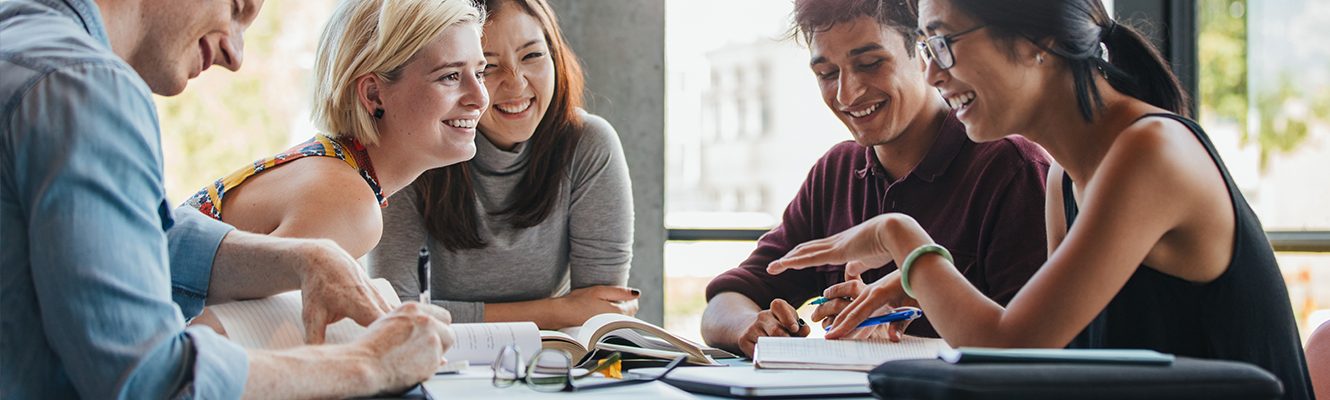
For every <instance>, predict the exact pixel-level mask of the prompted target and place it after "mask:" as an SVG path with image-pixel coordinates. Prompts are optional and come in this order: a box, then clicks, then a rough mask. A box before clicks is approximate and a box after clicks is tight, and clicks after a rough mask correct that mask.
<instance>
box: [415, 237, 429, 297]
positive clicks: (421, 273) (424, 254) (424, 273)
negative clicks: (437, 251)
mask: <svg viewBox="0 0 1330 400" xmlns="http://www.w3.org/2000/svg"><path fill="white" fill-rule="evenodd" d="M416 261H417V262H416V278H417V279H419V280H420V302H421V303H429V248H428V247H426V246H420V257H419V258H417V259H416Z"/></svg>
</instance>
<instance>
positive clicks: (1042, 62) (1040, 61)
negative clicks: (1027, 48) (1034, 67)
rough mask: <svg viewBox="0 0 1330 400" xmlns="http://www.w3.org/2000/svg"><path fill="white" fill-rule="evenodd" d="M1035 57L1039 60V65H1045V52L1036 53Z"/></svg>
mask: <svg viewBox="0 0 1330 400" xmlns="http://www.w3.org/2000/svg"><path fill="white" fill-rule="evenodd" d="M1034 59H1035V60H1036V61H1038V62H1039V65H1044V54H1043V53H1040V54H1036V55H1035V56H1034Z"/></svg>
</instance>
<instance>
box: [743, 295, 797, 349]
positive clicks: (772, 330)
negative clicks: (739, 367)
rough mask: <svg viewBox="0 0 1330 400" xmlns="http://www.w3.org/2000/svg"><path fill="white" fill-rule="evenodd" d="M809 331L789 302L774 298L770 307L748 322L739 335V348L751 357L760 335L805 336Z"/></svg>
mask: <svg viewBox="0 0 1330 400" xmlns="http://www.w3.org/2000/svg"><path fill="white" fill-rule="evenodd" d="M810 332H811V331H810V329H809V328H808V324H806V323H804V322H803V320H800V319H799V313H798V312H797V311H796V310H795V309H794V307H793V306H791V305H790V303H788V302H786V301H785V300H783V299H775V300H772V301H771V308H769V309H766V310H762V311H761V312H759V313H757V317H756V318H755V319H754V320H753V322H752V323H750V324H748V329H747V330H745V331H744V333H743V335H741V336H739V350H740V351H742V352H743V353H744V355H746V356H748V357H749V358H752V357H753V349H754V348H755V347H756V346H757V339H758V338H760V337H763V336H777V337H791V336H794V337H806V336H808V334H809V333H810Z"/></svg>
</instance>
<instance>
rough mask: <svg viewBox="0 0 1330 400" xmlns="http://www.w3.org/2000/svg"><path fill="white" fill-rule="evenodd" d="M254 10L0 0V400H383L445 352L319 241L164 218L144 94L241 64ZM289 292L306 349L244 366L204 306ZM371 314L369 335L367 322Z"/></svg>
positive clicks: (257, 355)
mask: <svg viewBox="0 0 1330 400" xmlns="http://www.w3.org/2000/svg"><path fill="white" fill-rule="evenodd" d="M261 5H262V0H193V1H188V2H180V1H177V0H97V1H96V2H94V1H92V0H10V1H5V2H0V313H2V314H0V398H4V399H11V398H16V399H27V398H41V399H45V398H80V397H81V398H125V399H158V398H237V397H240V396H241V395H242V394H243V395H245V396H246V397H248V398H256V397H274V398H303V397H332V396H352V395H368V394H373V393H378V392H383V391H391V390H400V389H403V388H405V387H408V386H409V385H411V384H414V383H415V382H418V381H420V380H423V379H425V378H427V377H428V376H430V375H431V374H432V373H433V371H434V368H435V367H436V366H437V365H438V364H439V362H440V359H441V357H442V354H443V352H444V350H446V348H447V347H448V346H449V345H451V343H452V340H453V339H452V333H451V330H449V328H448V327H447V323H448V322H449V317H448V314H447V312H446V311H444V310H443V309H440V308H437V307H433V306H429V305H420V304H416V303H412V304H409V305H407V306H403V307H401V308H399V309H397V310H393V311H392V312H391V313H388V314H387V315H386V316H384V313H385V312H386V311H387V309H386V308H387V307H386V306H385V305H384V304H383V303H382V301H381V300H380V299H378V297H377V296H375V295H374V294H373V293H372V289H370V287H369V286H368V284H367V280H366V279H365V275H364V272H363V271H361V270H360V269H359V267H358V265H357V264H356V263H355V260H353V259H351V258H350V256H349V255H347V254H346V253H345V252H344V251H342V250H341V249H340V248H338V247H337V246H336V245H335V244H333V243H332V242H330V241H317V240H302V239H281V238H272V237H267V236H263V235H254V234H249V233H245V232H239V231H234V230H232V228H231V227H229V226H227V225H225V224H221V223H219V222H216V221H214V220H212V219H210V218H207V217H205V216H203V215H202V214H199V213H197V212H196V211H193V210H187V209H180V210H179V211H178V212H177V213H175V214H174V215H173V213H172V210H171V209H170V208H169V207H168V206H167V203H166V198H165V192H164V189H163V185H162V180H163V178H162V154H161V146H160V135H159V132H158V126H157V118H156V110H155V108H154V106H153V102H152V98H151V95H150V93H157V94H161V95H168V96H169V95H175V94H179V93H180V92H181V91H182V90H184V87H185V84H186V82H187V81H188V80H189V79H190V78H193V77H195V76H198V74H199V73H201V72H202V71H203V70H205V69H207V68H208V67H209V66H211V65H221V66H223V67H225V68H227V69H231V70H236V69H238V68H239V67H240V64H241V56H242V52H241V50H242V47H243V39H242V36H241V35H242V32H243V30H244V28H246V27H247V26H248V25H249V24H250V22H252V21H253V20H254V18H255V16H256V14H257V13H258V10H259V7H260V6H261ZM292 289H303V290H304V291H305V301H306V304H305V306H306V307H305V313H306V315H305V318H306V321H307V324H308V325H309V326H310V329H309V330H308V331H307V339H308V340H309V341H310V342H312V343H320V342H322V329H323V327H324V326H325V325H326V324H327V323H329V322H334V321H336V320H338V319H341V318H342V317H350V318H352V319H354V320H356V321H357V322H360V323H362V324H368V323H370V322H373V321H375V320H376V319H377V322H375V324H374V325H373V326H372V327H371V330H370V333H369V334H367V335H366V336H365V337H363V338H361V339H360V340H359V341H357V342H354V343H351V344H346V345H338V346H306V347H301V348H297V349H291V350H286V351H280V352H262V351H248V352H247V351H245V350H243V349H241V348H239V347H237V346H236V345H235V344H233V343H231V342H230V341H228V340H226V339H225V338H222V337H221V336H218V335H217V334H216V333H214V332H212V331H211V330H210V329H207V328H190V329H185V321H186V320H187V319H188V318H192V317H194V316H195V315H197V314H198V313H199V311H200V309H202V307H203V306H204V304H205V303H206V304H218V303H223V302H226V301H230V300H235V299H243V298H253V297H262V296H267V295H271V294H273V293H277V292H281V291H285V290H292ZM380 317H382V318H380Z"/></svg>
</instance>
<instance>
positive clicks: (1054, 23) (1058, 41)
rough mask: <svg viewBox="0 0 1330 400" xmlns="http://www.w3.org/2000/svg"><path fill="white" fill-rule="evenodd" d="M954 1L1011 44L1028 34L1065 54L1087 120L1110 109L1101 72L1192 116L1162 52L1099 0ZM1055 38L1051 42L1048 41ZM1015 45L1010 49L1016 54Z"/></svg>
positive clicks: (1127, 90) (1123, 88)
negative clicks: (1097, 79)
mask: <svg viewBox="0 0 1330 400" xmlns="http://www.w3.org/2000/svg"><path fill="white" fill-rule="evenodd" d="M950 2H951V4H952V5H954V6H956V8H957V9H959V10H961V12H964V13H965V14H967V15H969V16H970V17H972V18H974V19H976V20H979V21H981V22H982V23H984V24H986V25H987V26H988V29H989V30H990V31H991V32H993V34H994V36H995V37H997V38H1000V39H1005V40H1006V41H1007V43H1009V44H1010V43H1012V42H1011V41H1012V40H1016V39H1019V38H1024V39H1026V40H1029V41H1030V42H1032V43H1034V44H1035V46H1039V48H1041V49H1043V50H1044V51H1047V52H1049V54H1053V55H1056V56H1058V57H1061V58H1062V59H1063V61H1064V62H1066V64H1067V67H1068V68H1070V69H1071V75H1072V80H1073V81H1074V84H1075V86H1076V105H1077V107H1078V108H1079V109H1080V111H1081V116H1082V117H1085V120H1086V121H1093V120H1094V116H1095V114H1096V113H1098V112H1099V111H1101V110H1102V109H1103V108H1104V99H1103V96H1101V95H1100V93H1099V88H1098V87H1097V86H1096V85H1095V84H1094V78H1095V74H1102V75H1103V76H1104V77H1105V78H1106V79H1107V80H1108V83H1109V85H1112V86H1113V89H1115V90H1117V91H1119V92H1122V93H1123V94H1126V95H1128V96H1131V97H1134V98H1136V99H1139V100H1141V101H1144V102H1146V103H1150V104H1151V105H1154V106H1156V107H1159V108H1163V109H1165V110H1169V111H1171V112H1173V113H1176V114H1179V115H1183V116H1188V115H1187V113H1188V110H1189V109H1190V107H1189V105H1188V102H1189V101H1190V100H1189V99H1188V98H1187V93H1186V92H1185V91H1183V90H1182V84H1181V83H1179V82H1178V78H1177V77H1176V76H1174V75H1173V71H1172V70H1171V69H1169V66H1168V62H1166V61H1164V57H1163V56H1162V55H1160V54H1159V50H1157V49H1155V47H1154V45H1151V44H1150V42H1149V41H1148V40H1147V39H1146V38H1145V36H1144V35H1141V33H1140V32H1139V31H1137V30H1136V29H1132V28H1131V27H1129V26H1125V25H1118V24H1117V23H1116V22H1114V21H1113V19H1112V18H1109V16H1108V12H1107V11H1106V10H1105V9H1104V5H1103V3H1101V2H1100V1H1099V0H1021V1H1015V2H1010V1H992V0H950ZM1012 3H1016V4H1012ZM1049 39H1052V43H1051V45H1045V43H1047V42H1048V41H1049ZM1101 44H1102V47H1101ZM1014 49H1015V47H1014V46H1012V47H1010V50H1012V51H1013V53H1012V54H1013V56H1014V55H1015V53H1014ZM1104 49H1107V50H1108V54H1107V58H1108V59H1109V61H1104V59H1103V57H1105V55H1104V51H1103V50H1104Z"/></svg>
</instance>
